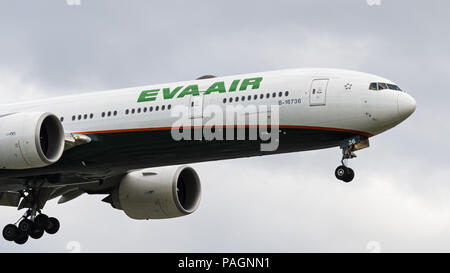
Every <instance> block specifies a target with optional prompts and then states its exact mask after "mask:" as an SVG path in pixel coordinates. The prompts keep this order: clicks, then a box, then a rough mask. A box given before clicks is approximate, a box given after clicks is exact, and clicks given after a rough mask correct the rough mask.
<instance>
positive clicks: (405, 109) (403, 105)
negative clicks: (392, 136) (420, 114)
mask: <svg viewBox="0 0 450 273" xmlns="http://www.w3.org/2000/svg"><path fill="white" fill-rule="evenodd" d="M397 107H398V115H399V116H400V118H401V119H406V118H407V117H409V116H410V115H411V114H412V113H414V111H416V100H415V99H414V98H413V97H411V96H410V95H408V94H406V93H400V94H399V95H398V97H397Z"/></svg>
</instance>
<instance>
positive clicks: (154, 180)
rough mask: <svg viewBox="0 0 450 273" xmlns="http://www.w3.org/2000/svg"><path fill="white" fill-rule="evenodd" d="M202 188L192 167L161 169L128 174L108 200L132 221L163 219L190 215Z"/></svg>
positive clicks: (197, 202)
mask: <svg viewBox="0 0 450 273" xmlns="http://www.w3.org/2000/svg"><path fill="white" fill-rule="evenodd" d="M200 196H201V185H200V179H199V177H198V175H197V172H196V171H195V170H194V169H192V168H191V167H187V166H180V167H163V168H151V169H143V170H139V171H133V172H131V173H128V174H127V175H125V176H124V177H123V179H122V180H121V181H120V184H119V185H118V187H117V188H116V189H115V190H114V191H113V192H112V194H111V196H110V198H107V200H105V201H108V202H110V203H111V205H112V206H113V207H114V208H117V209H121V210H123V211H124V212H125V214H126V215H128V216H129V217H130V218H133V219H165V218H173V217H179V216H184V215H188V214H191V213H192V212H194V211H195V210H196V209H197V208H198V205H199V203H200Z"/></svg>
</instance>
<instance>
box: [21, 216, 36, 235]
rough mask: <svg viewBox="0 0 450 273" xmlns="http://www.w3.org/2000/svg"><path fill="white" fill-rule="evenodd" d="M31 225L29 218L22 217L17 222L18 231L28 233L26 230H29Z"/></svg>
mask: <svg viewBox="0 0 450 273" xmlns="http://www.w3.org/2000/svg"><path fill="white" fill-rule="evenodd" d="M32 226H33V221H31V220H29V219H23V220H22V221H20V223H19V230H20V232H23V233H25V234H28V232H30V230H31V227H32Z"/></svg>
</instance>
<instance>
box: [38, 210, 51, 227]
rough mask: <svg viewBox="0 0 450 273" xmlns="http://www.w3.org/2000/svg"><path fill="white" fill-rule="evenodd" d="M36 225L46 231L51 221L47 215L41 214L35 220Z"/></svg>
mask: <svg viewBox="0 0 450 273" xmlns="http://www.w3.org/2000/svg"><path fill="white" fill-rule="evenodd" d="M34 223H36V224H37V225H38V226H40V227H41V228H42V229H46V228H47V227H48V226H49V225H50V220H49V218H48V216H47V215H45V214H39V215H38V216H36V218H34Z"/></svg>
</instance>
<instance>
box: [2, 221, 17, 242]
mask: <svg viewBox="0 0 450 273" xmlns="http://www.w3.org/2000/svg"><path fill="white" fill-rule="evenodd" d="M18 235H19V229H18V228H17V227H16V226H15V225H13V224H9V225H6V226H5V227H4V228H3V238H5V240H7V241H14V239H16V238H17V236H18Z"/></svg>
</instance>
